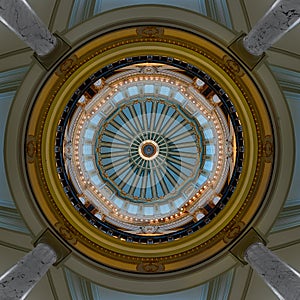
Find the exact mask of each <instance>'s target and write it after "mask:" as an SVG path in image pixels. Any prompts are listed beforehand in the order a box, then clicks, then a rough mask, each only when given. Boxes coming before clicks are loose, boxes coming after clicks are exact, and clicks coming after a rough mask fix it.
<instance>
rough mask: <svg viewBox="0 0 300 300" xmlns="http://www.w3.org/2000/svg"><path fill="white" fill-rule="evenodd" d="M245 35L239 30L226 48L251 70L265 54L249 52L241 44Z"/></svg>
mask: <svg viewBox="0 0 300 300" xmlns="http://www.w3.org/2000/svg"><path fill="white" fill-rule="evenodd" d="M245 36H246V34H245V33H244V32H241V33H240V34H239V35H238V36H237V37H236V39H235V40H234V41H233V42H232V43H231V44H230V45H229V46H228V48H229V49H230V50H231V51H232V52H233V53H234V54H235V55H236V56H237V57H238V58H239V59H240V60H241V61H242V62H243V63H244V64H245V65H246V66H247V67H248V68H249V69H250V70H251V71H252V70H253V69H254V68H255V67H256V66H257V65H258V64H259V63H260V62H261V61H262V60H263V59H265V57H266V56H265V54H262V55H260V56H256V55H252V54H251V53H249V52H248V51H247V50H246V48H245V46H244V44H243V40H244V37H245Z"/></svg>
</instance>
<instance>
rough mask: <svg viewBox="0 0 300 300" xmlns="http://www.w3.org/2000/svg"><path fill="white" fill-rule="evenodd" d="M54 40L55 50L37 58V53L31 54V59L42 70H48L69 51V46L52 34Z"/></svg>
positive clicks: (59, 37)
mask: <svg viewBox="0 0 300 300" xmlns="http://www.w3.org/2000/svg"><path fill="white" fill-rule="evenodd" d="M53 35H54V36H55V38H56V45H55V48H54V49H53V50H52V51H51V52H49V53H48V54H47V55H43V56H39V55H37V53H34V54H33V57H34V58H35V59H36V60H37V61H38V62H39V63H40V64H41V65H42V66H43V68H44V69H46V70H50V69H51V67H53V66H54V64H55V63H56V62H57V61H58V60H59V59H60V58H61V57H62V56H63V55H64V54H66V53H67V52H68V51H69V50H70V49H71V46H70V45H69V44H68V43H67V42H66V41H65V40H64V39H63V38H62V37H61V36H60V35H59V34H58V33H56V32H55V33H54V34H53Z"/></svg>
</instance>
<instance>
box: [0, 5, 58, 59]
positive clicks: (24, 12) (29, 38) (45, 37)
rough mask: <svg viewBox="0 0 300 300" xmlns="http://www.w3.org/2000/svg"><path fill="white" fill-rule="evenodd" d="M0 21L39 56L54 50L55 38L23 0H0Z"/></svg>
mask: <svg viewBox="0 0 300 300" xmlns="http://www.w3.org/2000/svg"><path fill="white" fill-rule="evenodd" d="M0 21H2V22H3V23H4V24H5V25H6V26H7V27H8V28H10V29H11V30H12V31H13V32H14V33H15V34H16V35H17V36H18V37H19V38H20V39H21V40H23V41H24V42H25V43H26V44H27V45H28V46H29V47H30V48H32V49H33V50H34V51H35V52H36V53H37V55H39V56H44V55H47V54H49V53H50V52H51V51H52V50H53V49H54V48H55V45H56V43H57V40H56V38H55V36H53V35H52V34H51V32H50V31H49V30H48V28H47V27H46V25H45V24H44V23H43V22H42V21H41V19H40V18H39V17H38V16H37V15H36V13H35V12H34V11H33V10H32V8H31V7H30V6H29V5H28V3H27V2H26V1H25V0H0ZM2 42H5V41H2Z"/></svg>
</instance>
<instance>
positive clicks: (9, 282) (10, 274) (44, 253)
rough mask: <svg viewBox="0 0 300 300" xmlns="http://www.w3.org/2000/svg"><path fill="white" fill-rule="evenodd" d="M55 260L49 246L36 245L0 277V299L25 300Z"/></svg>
mask: <svg viewBox="0 0 300 300" xmlns="http://www.w3.org/2000/svg"><path fill="white" fill-rule="evenodd" d="M56 260H57V255H56V252H55V251H54V250H53V249H52V248H51V247H50V246H49V245H47V244H44V243H40V244H38V245H37V246H36V247H35V248H34V249H33V250H32V251H31V252H29V253H28V254H27V255H25V256H24V258H22V259H21V260H20V261H19V262H18V263H17V264H16V265H14V266H13V267H12V268H11V269H9V270H8V271H7V272H6V273H5V274H3V275H2V276H1V277H0V299H6V300H14V299H25V297H26V296H27V295H28V293H29V292H30V291H31V290H32V288H33V287H34V286H35V285H36V283H38V281H39V280H40V279H41V278H42V277H43V276H44V275H45V273H46V272H47V271H48V269H49V268H50V267H51V266H52V264H54V263H55V262H56Z"/></svg>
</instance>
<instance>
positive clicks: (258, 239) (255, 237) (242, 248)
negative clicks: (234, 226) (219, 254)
mask: <svg viewBox="0 0 300 300" xmlns="http://www.w3.org/2000/svg"><path fill="white" fill-rule="evenodd" d="M255 243H262V244H264V245H266V241H265V239H264V238H263V237H262V236H261V235H260V234H258V232H257V231H256V230H255V229H254V228H253V227H252V228H250V229H249V230H248V231H247V232H246V233H245V234H244V236H243V237H242V238H241V239H240V240H239V241H238V242H237V243H236V244H235V245H234V246H233V247H232V248H231V249H230V250H229V251H230V253H231V254H232V255H233V256H235V257H236V258H237V259H238V260H239V261H240V262H241V263H243V264H244V265H246V264H248V263H247V261H246V260H245V257H244V256H245V253H246V251H247V249H248V248H249V246H251V245H252V244H255Z"/></svg>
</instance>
